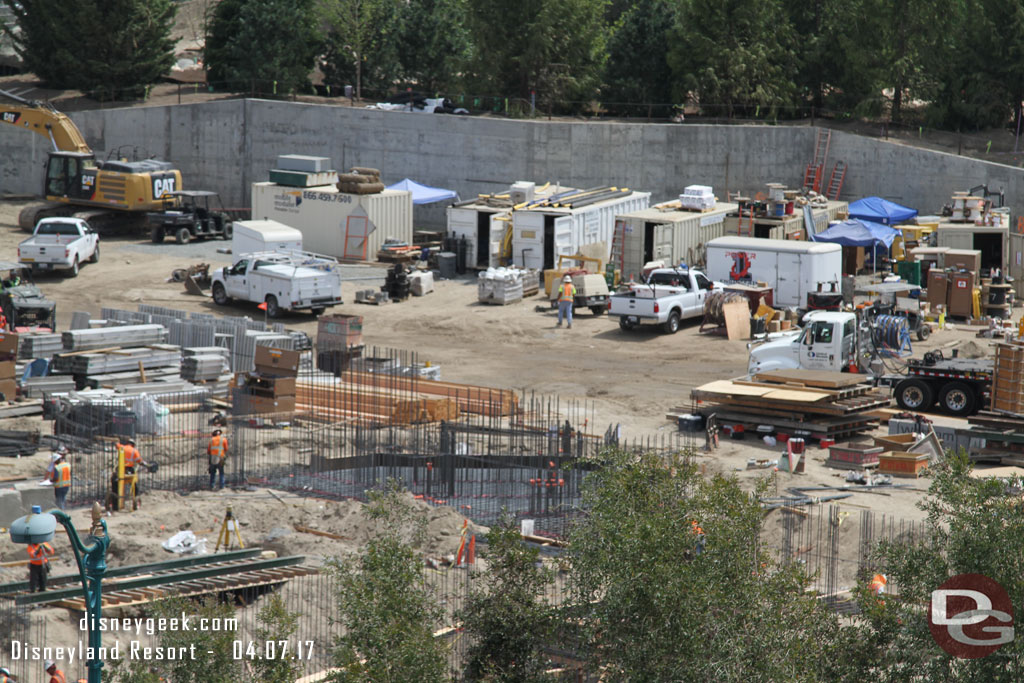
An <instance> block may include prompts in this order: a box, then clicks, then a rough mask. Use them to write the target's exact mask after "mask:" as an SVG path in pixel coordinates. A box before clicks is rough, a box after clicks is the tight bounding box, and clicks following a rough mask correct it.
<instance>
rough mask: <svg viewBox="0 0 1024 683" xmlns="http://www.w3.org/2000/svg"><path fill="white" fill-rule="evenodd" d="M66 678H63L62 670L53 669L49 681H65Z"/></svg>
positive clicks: (60, 682)
mask: <svg viewBox="0 0 1024 683" xmlns="http://www.w3.org/2000/svg"><path fill="white" fill-rule="evenodd" d="M67 682H68V679H66V678H64V672H63V671H61V670H60V669H54V670H53V675H52V676H50V683H67Z"/></svg>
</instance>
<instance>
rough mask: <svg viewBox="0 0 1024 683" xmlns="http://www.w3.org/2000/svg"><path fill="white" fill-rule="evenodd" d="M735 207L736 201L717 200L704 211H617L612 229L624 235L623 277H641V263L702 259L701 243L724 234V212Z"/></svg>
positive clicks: (730, 210)
mask: <svg viewBox="0 0 1024 683" xmlns="http://www.w3.org/2000/svg"><path fill="white" fill-rule="evenodd" d="M737 209H738V206H737V205H736V204H729V203H726V202H719V203H718V204H716V205H715V208H714V209H712V210H710V211H708V212H706V213H693V212H692V211H677V210H674V209H673V210H668V211H662V210H661V209H659V208H657V207H651V208H649V209H644V210H643V211H635V212H632V213H627V214H620V215H619V216H618V217H617V219H616V228H615V230H616V231H617V232H618V233H619V234H621V235H622V236H623V239H624V243H625V248H624V250H623V260H622V263H621V264H619V263H616V264H615V265H616V266H620V265H621V267H622V276H623V278H625V279H629V276H630V275H633V276H634V277H635V278H636V279H637V280H639V279H640V278H641V273H642V272H643V270H644V264H646V263H648V262H650V261H662V262H663V263H664V265H678V264H679V263H680V262H685V263H686V264H687V265H696V263H698V262H702V261H703V260H704V245H706V244H707V243H708V242H709V241H711V240H713V239H714V238H716V237H721V236H722V235H724V234H725V221H726V215H727V214H729V213H733V212H735V211H736V210H737Z"/></svg>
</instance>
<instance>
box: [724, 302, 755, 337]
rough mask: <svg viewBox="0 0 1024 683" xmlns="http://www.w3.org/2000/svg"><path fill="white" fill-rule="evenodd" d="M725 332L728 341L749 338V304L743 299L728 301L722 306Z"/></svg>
mask: <svg viewBox="0 0 1024 683" xmlns="http://www.w3.org/2000/svg"><path fill="white" fill-rule="evenodd" d="M722 317H723V318H725V332H726V335H727V336H728V339H729V341H740V340H742V339H750V306H749V305H748V304H747V302H745V301H730V302H729V303H727V304H724V305H723V306H722Z"/></svg>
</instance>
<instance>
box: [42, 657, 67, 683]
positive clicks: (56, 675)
mask: <svg viewBox="0 0 1024 683" xmlns="http://www.w3.org/2000/svg"><path fill="white" fill-rule="evenodd" d="M43 666H44V667H45V668H46V673H48V674H50V680H49V681H47V683H68V679H66V678H64V672H63V671H61V670H60V669H58V668H57V663H56V662H54V661H53V660H52V659H47V660H46V661H45V662H43Z"/></svg>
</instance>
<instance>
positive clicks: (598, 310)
mask: <svg viewBox="0 0 1024 683" xmlns="http://www.w3.org/2000/svg"><path fill="white" fill-rule="evenodd" d="M606 310H608V309H607V307H605V306H591V307H590V312H591V313H593V314H594V315H604V312H605V311H606Z"/></svg>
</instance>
